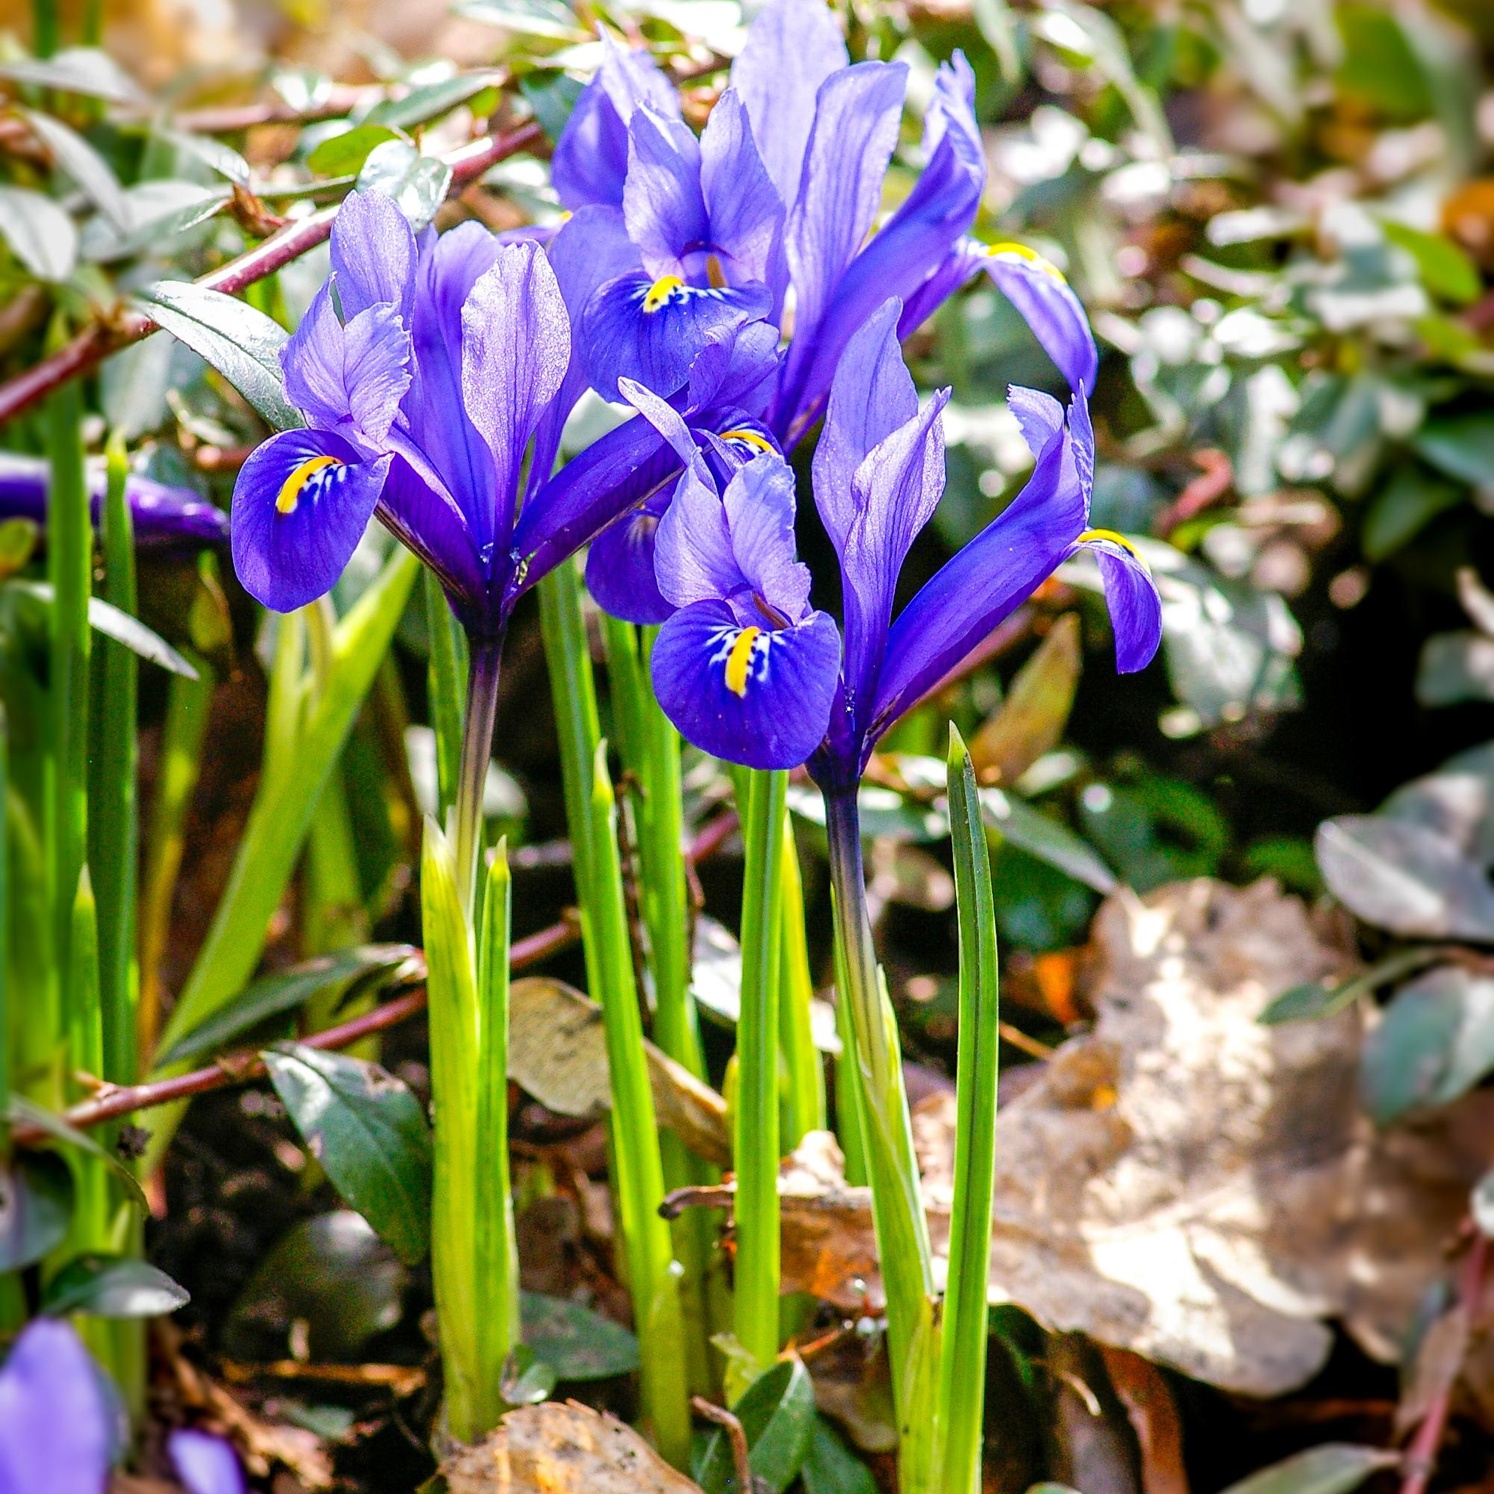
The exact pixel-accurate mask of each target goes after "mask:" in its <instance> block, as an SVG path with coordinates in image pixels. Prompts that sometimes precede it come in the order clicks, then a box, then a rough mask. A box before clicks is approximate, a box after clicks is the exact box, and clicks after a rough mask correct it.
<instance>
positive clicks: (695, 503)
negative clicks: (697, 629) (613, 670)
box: [654, 461, 751, 607]
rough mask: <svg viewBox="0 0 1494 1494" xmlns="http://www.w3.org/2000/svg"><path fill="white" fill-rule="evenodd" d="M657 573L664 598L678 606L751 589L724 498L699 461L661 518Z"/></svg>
mask: <svg viewBox="0 0 1494 1494" xmlns="http://www.w3.org/2000/svg"><path fill="white" fill-rule="evenodd" d="M654 574H655V577H656V578H657V580H658V583H659V592H660V594H661V595H662V596H663V597H664V598H665V600H666V601H668V602H671V603H672V604H673V605H674V606H676V607H688V606H690V605H691V603H693V602H705V601H725V600H726V599H727V598H728V597H731V596H732V595H733V594H734V593H736V592H739V591H745V590H749V589H750V585H751V583H750V582H749V581H748V579H747V577H746V576H745V575H743V573H742V568H741V566H740V565H738V563H737V556H736V551H735V550H734V549H733V548H732V540H731V528H730V526H729V524H728V523H727V515H726V510H725V509H724V508H723V507H722V504H721V497H720V495H719V494H718V493H717V492H716V490H715V488H714V487H712V486H711V484H710V482H709V481H708V479H707V474H706V472H705V469H704V464H703V463H701V462H699V461H696V462H693V463H692V464H691V465H690V466H689V467H687V468H686V469H685V471H684V474H683V475H682V476H681V478H680V480H679V484H678V486H677V487H676V488H675V490H674V497H673V499H672V500H671V501H670V504H669V507H668V508H667V509H666V510H665V511H664V516H663V517H662V518H661V519H660V520H659V532H658V536H657V539H656V541H655V546H654Z"/></svg>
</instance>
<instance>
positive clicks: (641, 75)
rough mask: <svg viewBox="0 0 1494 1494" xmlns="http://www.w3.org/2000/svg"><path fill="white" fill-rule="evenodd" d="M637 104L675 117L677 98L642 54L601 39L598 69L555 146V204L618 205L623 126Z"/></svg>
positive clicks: (624, 157)
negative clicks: (556, 202)
mask: <svg viewBox="0 0 1494 1494" xmlns="http://www.w3.org/2000/svg"><path fill="white" fill-rule="evenodd" d="M639 104H647V105H648V106H649V107H650V108H652V109H653V110H654V111H655V112H656V113H659V114H663V115H665V116H667V117H673V118H676V119H677V118H679V109H680V106H679V99H678V97H677V96H676V94H675V91H674V88H673V87H672V86H671V84H670V82H669V80H668V79H667V78H666V77H665V76H664V74H663V73H661V72H660V71H659V69H658V66H657V65H656V64H655V62H654V60H653V59H652V58H651V57H650V56H649V55H648V53H647V52H642V51H638V52H633V51H625V50H624V49H623V48H621V47H619V46H618V45H617V44H616V43H615V42H614V41H613V40H612V39H611V38H610V37H608V36H606V35H605V34H604V35H603V54H602V65H601V67H600V68H598V69H597V74H596V76H595V77H594V78H593V79H592V80H591V82H590V83H588V84H587V85H586V87H585V88H583V89H582V90H581V96H580V98H578V99H577V100H576V106H575V108H574V109H573V110H572V111H571V117H570V118H569V119H568V120H567V121H566V126H565V128H564V129H563V130H562V131H561V132H560V139H559V140H557V141H556V142H555V153H554V156H553V157H552V160H551V165H550V180H551V181H552V182H553V183H554V186H555V191H556V193H557V195H558V196H559V197H560V203H561V206H562V207H564V208H567V209H569V210H570V211H571V212H576V211H578V210H579V209H581V208H583V207H586V206H587V205H589V204H603V205H606V206H609V207H621V206H622V201H623V184H624V183H625V182H626V180H627V175H628V124H629V122H630V121H631V120H632V118H633V111H634V109H636V108H637V107H638V105H639Z"/></svg>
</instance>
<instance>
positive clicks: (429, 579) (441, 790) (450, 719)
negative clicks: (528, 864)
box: [424, 571, 468, 825]
mask: <svg viewBox="0 0 1494 1494" xmlns="http://www.w3.org/2000/svg"><path fill="white" fill-rule="evenodd" d="M424 585H425V593H424V601H425V621H426V629H427V632H428V633H429V635H430V649H431V652H430V661H429V663H428V665H427V667H426V682H427V684H426V688H427V693H428V695H429V696H430V718H431V726H432V728H433V729H434V731H435V734H436V795H437V802H438V804H439V813H438V814H437V815H436V819H437V820H438V821H439V823H441V824H442V825H444V824H445V823H446V816H447V814H448V813H449V812H450V811H451V810H452V809H453V808H454V807H455V805H456V799H457V780H458V777H459V773H460V768H459V764H460V763H461V758H462V722H463V720H464V719H465V717H466V714H467V696H466V677H467V669H468V661H467V635H466V634H465V633H464V632H463V631H462V629H461V628H460V627H459V626H458V625H457V620H456V619H455V618H454V617H453V616H452V615H451V608H450V607H449V606H448V605H447V602H446V593H445V592H443V591H442V590H441V583H440V582H439V581H438V580H436V576H435V573H434V572H433V571H426V572H425V577H424Z"/></svg>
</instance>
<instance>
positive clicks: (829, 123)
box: [776, 62, 908, 429]
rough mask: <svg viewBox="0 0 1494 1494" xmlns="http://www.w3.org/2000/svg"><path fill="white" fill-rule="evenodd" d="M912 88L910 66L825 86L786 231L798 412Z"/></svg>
mask: <svg viewBox="0 0 1494 1494" xmlns="http://www.w3.org/2000/svg"><path fill="white" fill-rule="evenodd" d="M907 80H908V70H907V68H906V67H905V66H904V65H903V64H902V63H892V62H862V63H858V64H857V65H856V66H855V67H849V68H845V69H843V70H842V71H840V72H837V73H834V74H832V75H831V76H830V77H829V78H828V79H826V81H825V82H824V83H823V84H821V85H820V90H819V94H818V96H817V103H816V107H815V119H814V128H813V130H812V131H811V133H810V137H809V145H808V149H807V152H806V154H805V158H804V176H803V180H802V181H801V182H800V185H799V195H798V197H797V198H796V199H795V202H794V206H793V210H792V211H791V212H790V213H789V218H788V227H787V230H786V243H787V252H788V264H789V271H790V274H791V275H792V277H793V282H794V292H795V296H796V302H795V312H794V318H795V321H794V340H793V344H792V346H791V347H790V350H789V362H788V367H787V369H786V370H785V387H786V389H787V390H788V391H789V392H790V394H791V396H792V399H793V403H794V407H795V408H800V407H801V401H799V399H798V397H797V392H796V391H797V387H798V385H799V383H800V382H802V379H803V377H804V376H805V375H806V374H807V373H808V371H809V365H810V363H811V362H812V361H813V358H814V353H815V345H816V344H815V339H816V336H817V334H818V331H819V326H820V322H821V321H822V319H823V318H824V317H825V315H826V314H827V312H828V310H829V308H830V303H831V300H832V298H833V297H834V295H835V293H836V290H837V288H838V287H839V284H840V279H841V277H842V276H843V275H844V274H845V272H846V268H847V266H848V265H849V264H850V263H851V260H852V259H853V258H854V257H855V255H856V253H857V251H858V250H859V249H860V248H861V245H862V242H863V241H864V240H865V238H866V235H867V231H868V230H869V229H870V228H871V226H872V220H873V219H874V218H875V217H876V213H877V208H878V206H879V205H880V203H881V200H882V179H883V177H884V176H886V174H887V163H888V162H889V161H890V160H891V159H892V150H893V147H894V146H895V145H896V144H897V132H898V123H899V121H900V119H901V118H902V110H903V93H904V90H905V88H906V86H907ZM828 382H829V379H828V376H827V378H826V384H827V385H828ZM776 423H777V424H779V428H780V429H782V428H783V424H782V422H776Z"/></svg>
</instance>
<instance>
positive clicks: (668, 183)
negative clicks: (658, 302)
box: [623, 109, 711, 278]
mask: <svg viewBox="0 0 1494 1494" xmlns="http://www.w3.org/2000/svg"><path fill="white" fill-rule="evenodd" d="M623 216H624V217H625V218H626V219H627V224H628V237H629V238H630V239H632V241H633V242H634V243H635V244H636V245H637V246H638V252H639V254H640V255H641V256H642V259H643V267H644V269H645V270H647V271H648V273H649V275H650V276H651V277H654V278H657V277H659V276H661V275H680V276H683V275H687V274H689V272H690V271H689V266H688V264H687V262H686V261H687V257H688V255H689V254H690V251H691V250H692V249H694V248H699V247H700V246H703V245H705V244H708V243H709V242H710V238H711V225H710V220H709V219H708V218H707V217H706V209H705V199H704V198H703V197H702V196H701V190H700V143H699V141H697V140H696V138H695V136H694V135H692V134H691V133H690V130H689V127H688V126H687V125H685V124H684V122H683V121H681V120H677V119H675V120H671V119H664V118H662V117H660V116H659V115H657V114H654V113H652V112H651V111H650V110H648V109H639V110H637V111H635V113H634V115H633V119H632V122H631V124H629V126H628V180H627V185H626V186H625V187H624V188H623Z"/></svg>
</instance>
